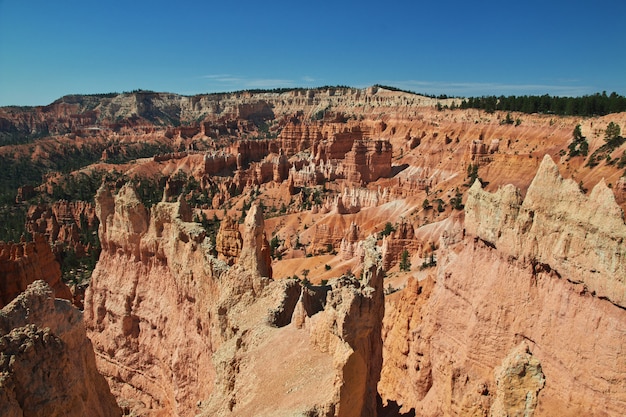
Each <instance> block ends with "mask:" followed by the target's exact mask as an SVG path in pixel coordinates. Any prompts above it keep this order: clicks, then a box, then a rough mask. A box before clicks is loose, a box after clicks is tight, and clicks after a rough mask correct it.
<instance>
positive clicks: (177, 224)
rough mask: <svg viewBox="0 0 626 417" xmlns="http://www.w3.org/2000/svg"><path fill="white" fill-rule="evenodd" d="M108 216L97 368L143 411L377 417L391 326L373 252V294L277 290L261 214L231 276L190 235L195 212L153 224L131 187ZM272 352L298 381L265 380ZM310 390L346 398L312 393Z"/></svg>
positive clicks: (171, 210) (98, 302) (94, 319)
mask: <svg viewBox="0 0 626 417" xmlns="http://www.w3.org/2000/svg"><path fill="white" fill-rule="evenodd" d="M96 211H97V213H98V216H99V218H100V239H101V241H102V247H103V251H102V254H101V258H100V261H99V262H98V265H97V267H96V270H95V271H94V274H93V278H92V284H91V286H90V287H89V289H88V292H87V295H86V299H85V318H86V324H87V329H88V334H89V335H90V338H91V339H92V340H93V343H94V347H95V350H96V357H97V362H98V366H99V369H100V370H101V372H103V374H104V375H105V376H106V377H107V378H108V380H109V382H110V384H111V387H112V391H113V392H114V393H115V395H116V396H117V397H118V399H119V400H120V401H121V402H122V403H124V404H128V407H130V408H131V409H132V410H133V412H136V413H139V414H142V415H144V414H145V415H162V414H167V415H189V413H194V412H201V413H203V414H206V415H285V416H287V415H293V413H294V412H296V411H298V412H302V413H305V412H310V413H317V414H315V415H320V416H365V415H372V414H371V413H372V412H373V410H374V409H375V407H376V402H375V400H376V395H375V393H376V383H377V381H378V375H379V374H380V367H381V366H382V339H381V337H380V331H381V323H382V316H383V313H384V298H383V291H382V272H381V269H380V256H378V255H376V254H375V250H374V248H373V247H370V249H369V252H370V253H371V256H370V257H369V258H368V259H370V260H366V272H365V273H364V278H363V279H362V280H361V281H359V280H356V279H355V278H353V277H352V278H351V277H345V278H341V279H338V280H336V281H333V282H331V283H329V286H327V287H311V288H309V287H306V286H303V285H301V284H300V283H298V282H296V281H273V280H272V279H271V275H272V272H271V262H270V259H269V245H268V244H267V239H266V238H265V234H264V221H263V216H262V211H261V210H260V209H259V207H258V205H253V206H252V207H251V209H250V211H249V212H248V215H247V217H246V220H245V222H244V226H243V232H242V247H241V252H240V255H239V257H238V259H237V261H236V263H235V264H234V265H233V266H232V267H230V268H229V267H228V266H227V265H226V264H225V263H220V261H218V260H217V259H215V258H212V257H211V256H210V255H208V251H209V250H210V247H209V246H207V243H206V239H207V238H205V235H204V234H203V232H201V230H202V229H200V228H199V226H198V225H196V224H194V223H190V222H189V220H190V216H191V214H190V211H189V209H188V207H186V206H185V204H184V202H176V203H167V202H161V203H158V204H157V205H156V206H154V207H152V208H151V209H150V210H149V211H148V210H147V209H146V208H145V207H144V206H143V205H142V204H141V202H140V201H139V200H138V198H137V196H136V193H135V191H134V190H133V188H131V187H130V186H124V187H122V189H121V190H120V191H119V192H118V193H117V195H115V196H114V195H113V194H112V193H111V192H110V191H109V190H107V189H106V188H101V189H100V190H99V192H98V195H97V197H96ZM335 323H338V326H339V327H337V326H336V325H335ZM157 340H158V343H155V341H157ZM286 340H290V341H291V342H290V343H286ZM268 343H269V344H270V345H272V344H277V345H276V346H275V348H276V349H283V350H284V349H287V350H286V351H285V355H288V357H289V358H290V359H289V360H291V361H292V365H293V366H292V367H291V366H290V368H289V369H292V370H293V371H294V372H297V373H296V374H293V375H291V376H290V375H289V374H288V372H287V373H286V374H280V375H278V374H272V372H274V371H272V370H271V369H265V367H260V366H261V364H263V363H266V362H267V361H268V360H270V361H271V360H272V359H271V358H269V357H267V355H269V354H270V352H271V351H272V350H271V349H270V350H268ZM278 345H280V346H281V347H278ZM294 345H297V346H300V347H301V350H300V351H293V350H292V347H293V346H294ZM171 352H176V355H174V356H172V354H171ZM288 352H289V353H288ZM261 358H264V359H261ZM307 364H308V365H307ZM307 366H309V368H307ZM269 368H271V367H269ZM306 369H309V371H306ZM244 370H245V371H244ZM267 372H269V373H270V375H267ZM261 375H263V377H264V378H270V380H271V381H274V384H276V383H278V381H284V383H285V384H286V385H285V387H286V388H285V390H284V391H280V392H274V391H272V390H273V389H275V388H276V386H274V384H263V385H262V386H259V385H256V384H254V383H253V382H252V380H251V379H254V378H260V377H261ZM307 375H308V377H307ZM290 378H291V379H290ZM303 378H305V379H309V378H310V382H308V384H311V383H312V384H315V385H317V382H318V379H319V378H322V379H324V380H326V381H328V383H329V385H328V386H329V387H334V388H332V389H324V390H319V389H313V387H309V388H308V389H306V390H303V387H304V386H303V385H302V383H303V382H302V381H303ZM288 384H292V387H291V389H290V388H289V386H288ZM253 386H257V389H255V390H252V391H251V390H250V388H251V387H253ZM268 390H269V391H268ZM313 392H315V393H313ZM291 393H295V394H294V395H290V394H291ZM270 398H271V399H272V401H271V403H270V402H268V399H270ZM307 410H309V411H307ZM264 413H266V414H264Z"/></svg>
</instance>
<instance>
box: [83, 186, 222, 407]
mask: <svg viewBox="0 0 626 417" xmlns="http://www.w3.org/2000/svg"><path fill="white" fill-rule="evenodd" d="M96 211H97V213H98V216H99V218H100V229H99V234H100V240H101V242H102V248H103V249H102V253H101V255H100V260H99V261H98V264H97V265H96V269H95V270H94V272H93V275H92V281H91V285H90V286H89V288H88V290H87V293H86V296H85V323H86V326H87V332H88V334H89V337H90V338H91V340H92V341H93V344H94V348H95V351H96V356H97V362H98V367H99V369H100V371H101V372H102V373H103V374H104V375H105V376H106V377H107V379H108V380H109V382H110V384H111V389H112V391H113V392H114V394H115V395H116V397H117V398H118V399H119V400H120V401H122V402H124V403H126V404H128V407H129V409H131V410H133V412H134V413H137V414H151V415H158V414H159V413H161V414H165V415H172V416H173V415H189V414H192V413H193V412H194V410H195V409H196V402H197V401H198V398H204V397H206V396H208V394H209V393H210V392H211V386H212V383H213V378H214V375H215V371H214V368H213V365H212V362H211V358H210V355H211V352H212V351H213V350H214V349H215V345H216V344H218V343H219V338H217V337H214V333H216V332H214V331H213V327H214V325H215V323H214V321H213V320H212V319H211V317H212V313H210V312H212V311H213V306H214V305H216V301H217V298H218V289H217V283H216V274H218V273H219V270H220V268H219V267H217V266H214V264H215V265H219V264H220V263H219V262H218V261H217V260H216V259H214V258H212V257H211V256H210V249H211V245H210V242H209V239H208V238H207V237H206V236H205V231H204V229H203V228H202V227H201V226H200V225H199V224H197V223H193V222H191V211H190V209H189V207H188V206H186V204H185V203H184V201H181V202H174V203H167V202H161V203H158V204H157V205H155V206H153V207H152V208H151V209H150V211H148V210H147V209H146V208H145V207H144V206H143V204H142V203H141V202H140V201H139V199H138V198H137V195H136V192H135V190H134V189H133V188H132V187H130V186H128V185H126V186H124V187H122V189H121V190H120V191H119V192H118V193H117V195H116V196H113V195H112V194H111V192H110V191H109V190H108V189H106V188H104V187H102V188H101V189H100V190H99V191H98V193H97V195H96ZM223 267H226V265H223Z"/></svg>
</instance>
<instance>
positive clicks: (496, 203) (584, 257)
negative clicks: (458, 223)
mask: <svg viewBox="0 0 626 417" xmlns="http://www.w3.org/2000/svg"><path fill="white" fill-rule="evenodd" d="M465 207H466V209H465V212H466V216H465V225H466V230H467V232H468V233H470V234H472V235H475V236H478V237H480V238H481V239H483V240H485V241H486V242H489V243H490V244H492V245H494V246H495V247H496V248H497V249H498V250H499V251H500V252H501V253H503V254H506V255H508V256H511V257H513V258H516V259H520V260H522V261H523V262H527V263H529V264H533V265H535V267H537V268H544V269H546V270H548V271H551V270H552V271H553V272H554V273H556V274H558V275H559V276H562V277H563V278H565V279H569V280H571V281H574V282H578V283H583V284H584V285H585V287H586V288H587V289H588V291H590V292H592V293H593V294H595V295H597V296H598V297H603V298H608V299H609V300H611V301H612V302H613V303H615V304H617V305H619V306H621V307H626V245H624V240H626V224H624V217H623V213H622V210H621V209H620V207H619V206H618V205H617V203H616V202H615V196H614V194H613V192H612V191H611V190H610V189H609V188H608V187H607V186H606V184H605V183H604V181H600V182H599V183H598V184H597V185H596V186H595V187H594V188H593V190H592V191H591V193H590V194H589V196H586V195H585V194H583V193H582V192H581V190H580V187H579V185H578V184H576V183H575V182H574V181H573V180H571V179H566V180H564V179H563V178H562V177H561V175H560V174H559V171H558V168H557V166H556V164H555V163H554V162H553V161H552V159H551V158H550V157H549V156H545V157H544V159H543V162H542V164H541V166H540V167H539V171H538V172H537V175H536V176H535V179H534V180H533V181H532V183H531V184H530V187H529V188H528V192H527V193H526V196H525V197H524V199H523V201H522V198H521V193H520V191H519V190H517V189H515V187H513V186H506V187H503V188H501V189H499V190H498V191H497V192H495V193H493V194H492V193H486V192H485V191H483V190H482V187H481V186H480V182H478V181H477V182H476V183H474V185H473V186H472V188H471V189H470V191H469V194H468V198H467V202H466V204H465ZM574 277H580V279H578V278H574Z"/></svg>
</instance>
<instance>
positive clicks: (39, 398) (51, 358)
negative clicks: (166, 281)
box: [0, 281, 122, 417]
mask: <svg viewBox="0 0 626 417" xmlns="http://www.w3.org/2000/svg"><path fill="white" fill-rule="evenodd" d="M0 410H1V411H0V414H2V415H3V416H102V417H105V416H120V415H121V414H122V412H121V410H120V408H119V407H118V405H117V403H116V402H115V398H114V397H113V395H111V391H110V390H109V387H108V385H107V382H106V380H105V379H104V377H102V375H100V374H99V373H98V371H97V369H96V361H95V356H94V351H93V348H92V345H91V342H90V341H89V339H88V338H87V336H86V334H85V328H84V326H83V321H82V314H81V313H80V312H79V311H78V309H76V308H74V307H72V305H71V304H70V302H69V301H66V300H60V299H56V300H55V299H54V296H53V293H52V290H51V288H50V287H49V286H48V284H46V283H45V282H43V281H35V282H34V283H33V284H31V285H30V286H29V287H28V289H27V290H26V291H25V292H23V293H21V294H20V295H19V296H18V297H17V298H16V299H15V300H13V301H12V302H11V303H10V304H9V305H7V306H6V307H4V308H3V309H2V311H1V312H0Z"/></svg>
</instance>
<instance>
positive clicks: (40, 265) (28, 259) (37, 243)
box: [0, 234, 73, 307]
mask: <svg viewBox="0 0 626 417" xmlns="http://www.w3.org/2000/svg"><path fill="white" fill-rule="evenodd" d="M37 280H43V281H45V282H47V283H48V284H49V285H50V286H51V287H52V288H53V290H54V294H55V296H56V297H57V298H64V299H66V300H72V298H73V297H72V293H71V292H70V289H69V288H68V287H67V285H65V284H64V283H63V282H62V281H61V267H60V266H59V264H58V262H57V261H56V259H55V258H54V255H53V254H52V250H50V246H49V245H48V242H47V241H46V239H45V238H44V237H43V235H39V234H36V235H35V240H34V241H33V242H21V243H4V242H0V307H4V306H5V305H6V304H8V303H9V302H10V301H11V300H13V299H14V298H15V297H17V296H18V295H19V294H20V293H21V292H23V291H24V290H26V287H28V285H30V284H32V283H33V282H35V281H37Z"/></svg>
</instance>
